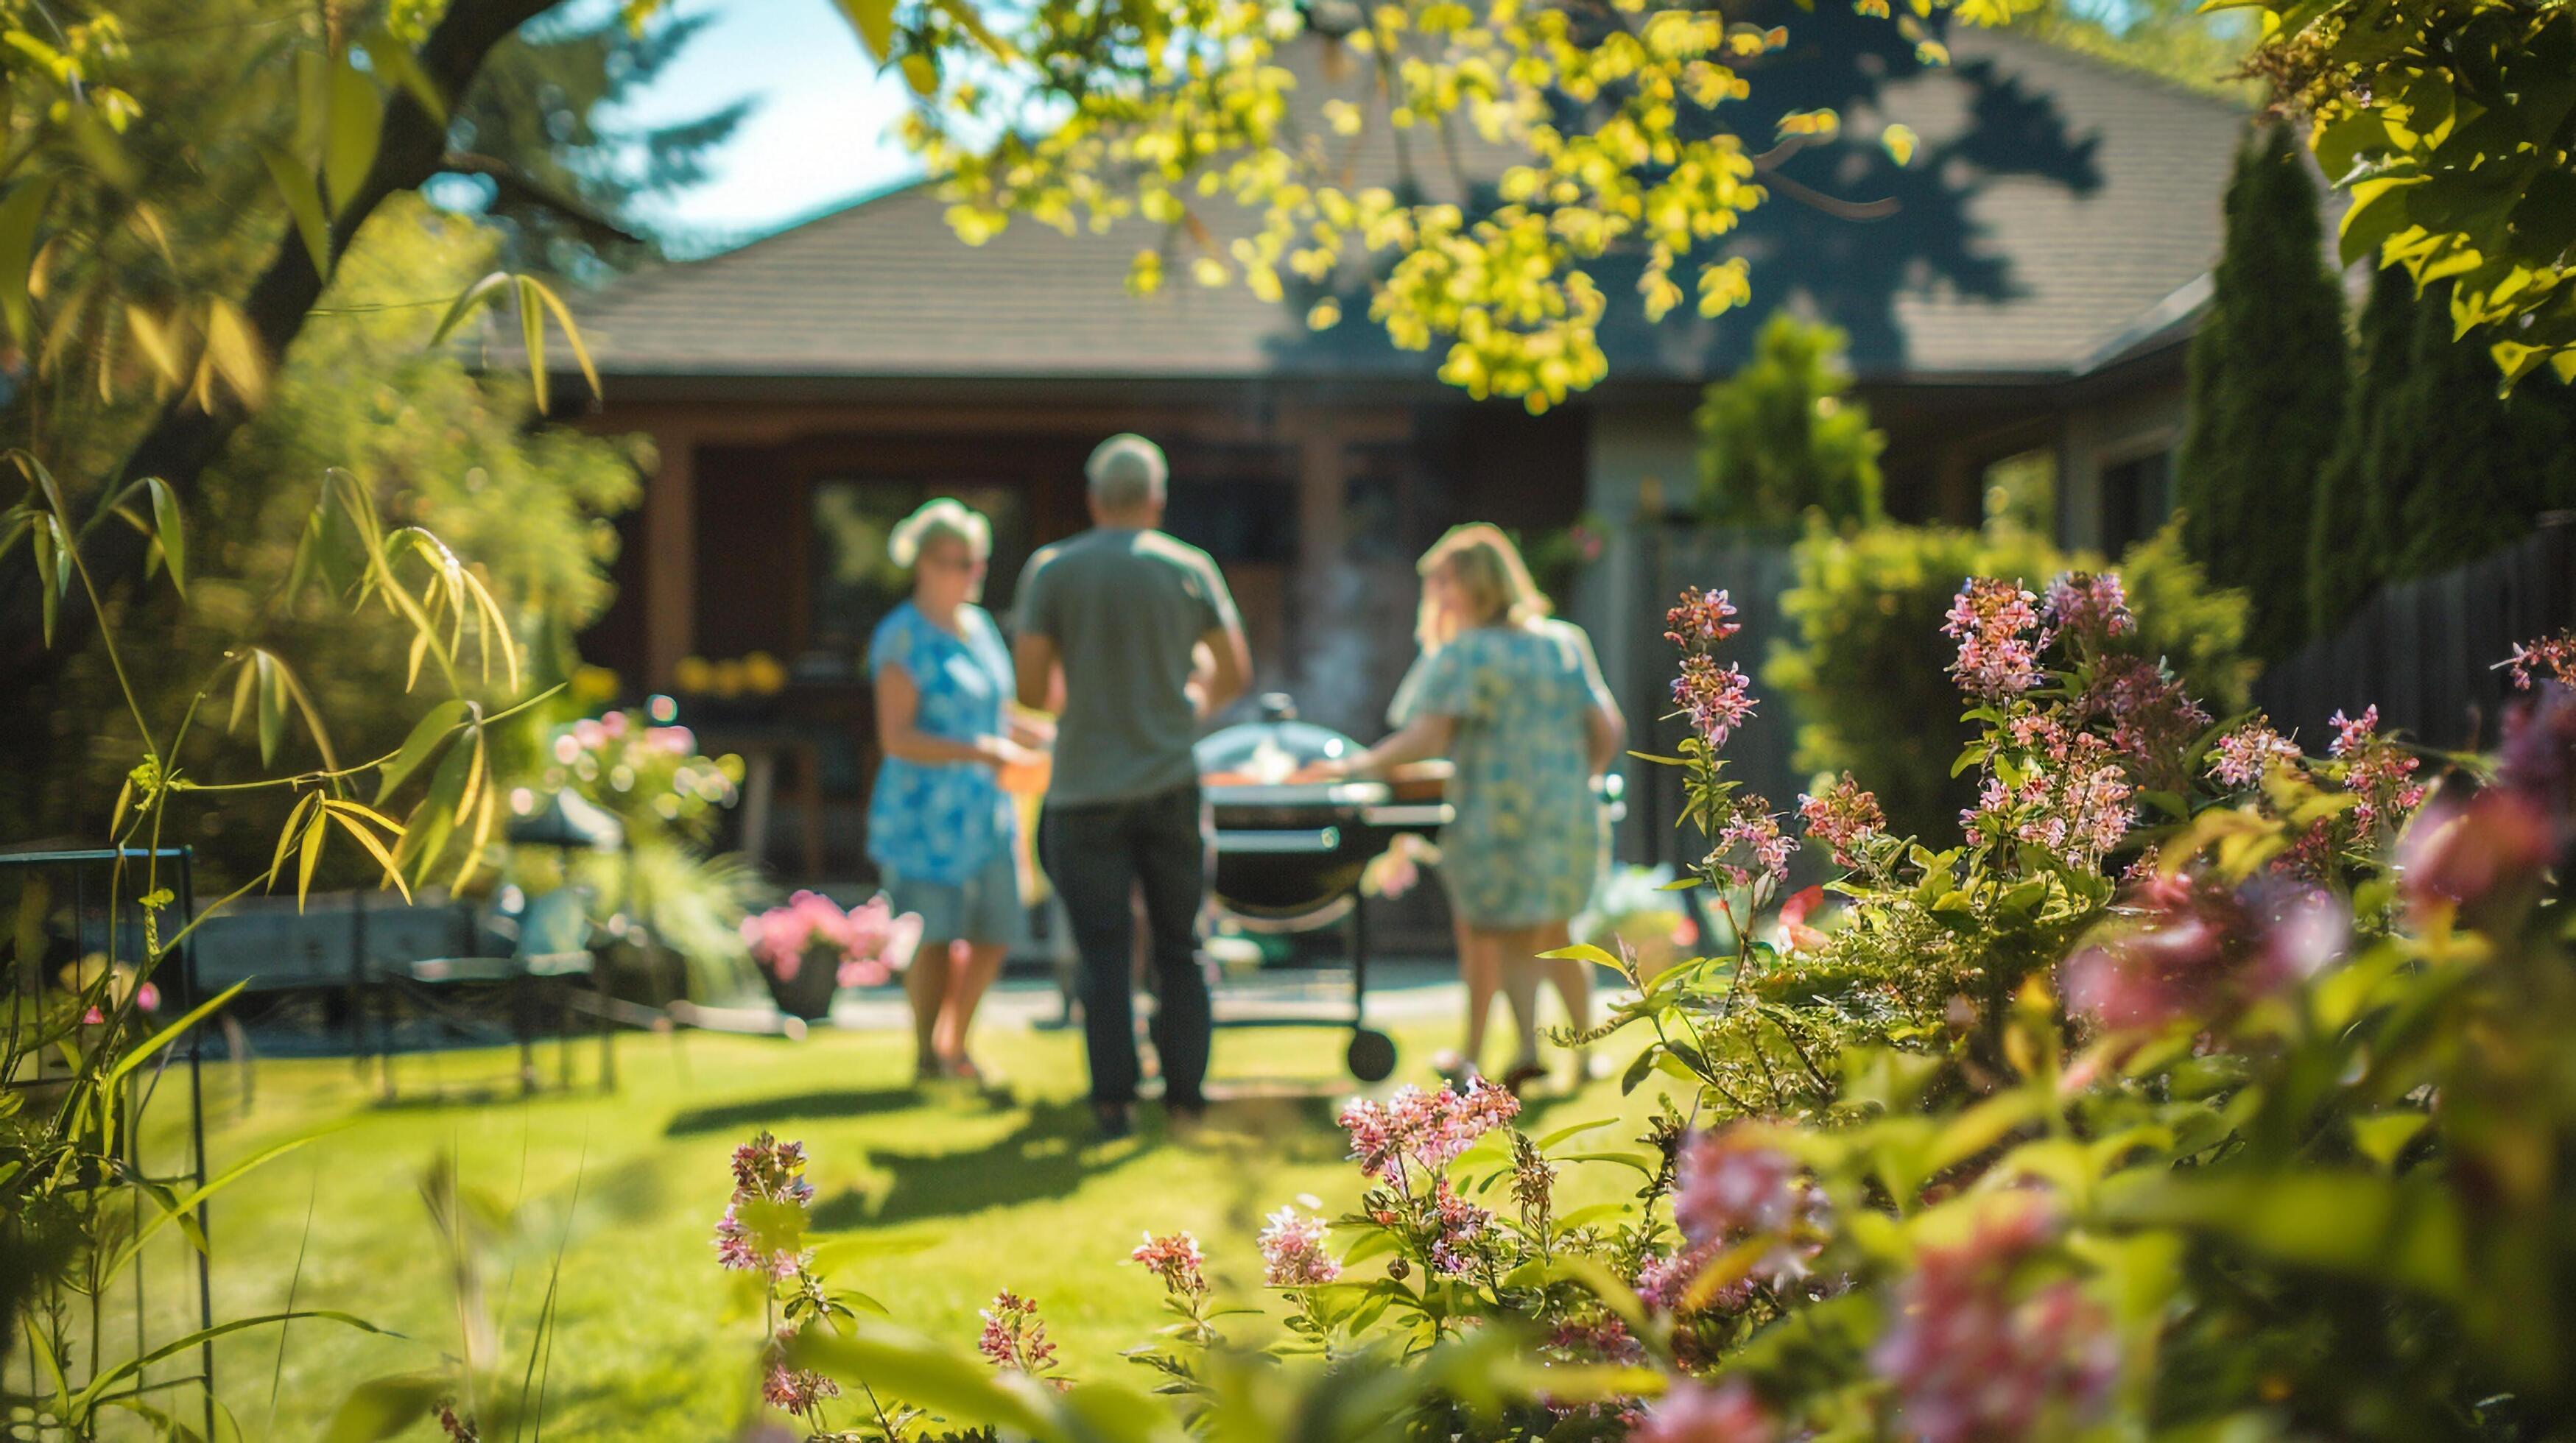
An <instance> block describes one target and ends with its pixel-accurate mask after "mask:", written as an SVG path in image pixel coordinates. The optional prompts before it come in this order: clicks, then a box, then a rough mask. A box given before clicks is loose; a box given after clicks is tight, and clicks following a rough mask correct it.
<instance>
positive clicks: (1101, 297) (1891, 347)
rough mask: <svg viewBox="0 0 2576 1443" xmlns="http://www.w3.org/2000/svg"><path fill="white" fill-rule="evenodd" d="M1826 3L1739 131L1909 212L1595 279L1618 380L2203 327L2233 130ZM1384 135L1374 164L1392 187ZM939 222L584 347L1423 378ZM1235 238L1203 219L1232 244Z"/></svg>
mask: <svg viewBox="0 0 2576 1443" xmlns="http://www.w3.org/2000/svg"><path fill="white" fill-rule="evenodd" d="M1838 8H1840V7H1819V9H1818V11H1817V12H1816V13H1815V14H1813V15H1806V16H1801V17H1799V20H1798V23H1797V28H1796V29H1795V30H1793V34H1795V35H1797V36H1798V37H1799V38H1800V39H1801V40H1802V41H1803V42H1804V43H1805V44H1807V45H1809V46H1810V47H1812V49H1811V50H1809V51H1807V52H1803V53H1802V52H1800V51H1798V50H1795V49H1793V50H1792V51H1790V52H1788V53H1786V54H1784V55H1782V56H1779V57H1774V59H1775V60H1777V62H1778V63H1777V64H1776V65H1766V66H1765V67H1764V68H1763V69H1761V70H1759V71H1757V72H1755V73H1753V74H1751V75H1750V76H1749V77H1748V78H1749V80H1750V82H1751V85H1752V88H1753V92H1754V98H1753V100H1752V101H1750V102H1747V103H1745V104H1743V105H1740V106H1737V107H1734V108H1733V110H1732V113H1731V114H1730V115H1729V116H1728V119H1729V122H1730V123H1731V124H1733V125H1735V126H1736V127H1737V128H1738V129H1739V130H1740V131H1741V132H1742V133H1745V134H1747V135H1757V136H1758V135H1766V134H1768V133H1769V132H1770V128H1771V122H1772V120H1773V119H1774V118H1776V116H1777V114H1780V113H1785V112H1787V111H1789V110H1805V109H1813V108H1817V107H1819V106H1832V107H1833V108H1835V109H1837V110H1838V111H1839V112H1840V113H1841V115H1842V117H1843V133H1844V136H1845V139H1844V140H1843V141H1841V142H1840V143H1838V144H1835V145H1833V146H1829V147H1819V148H1816V149H1813V150H1810V151H1807V152H1804V153H1801V154H1798V155H1796V156H1794V157H1792V158H1791V159H1790V160H1789V161H1788V162H1787V163H1786V164H1785V165H1784V166H1783V167H1782V172H1781V173H1782V175H1783V176H1784V177H1785V178H1786V179H1788V180H1790V181H1792V182H1794V183H1795V184H1797V185H1800V186H1804V187H1808V188H1811V189H1813V190H1815V191H1818V192H1823V193H1826V194H1830V195H1834V196H1839V197H1842V198H1846V199H1871V198H1876V197H1880V196H1889V197H1893V198H1894V199H1895V200H1897V202H1898V209H1897V211H1896V213H1895V214H1894V215H1892V216H1890V217H1888V218H1886V219H1882V220H1876V221H1854V220H1848V219H1842V218H1838V217H1835V216H1832V215H1828V214H1826V213H1825V212H1824V211H1823V210H1820V209H1818V208H1815V207H1812V206H1809V205H1806V204H1803V203H1801V202H1800V201H1799V200H1798V199H1796V198H1793V197H1792V196H1791V195H1789V194H1785V193H1783V192H1784V190H1785V189H1786V187H1782V186H1776V185H1775V186H1774V187H1773V195H1772V198H1771V199H1770V201H1769V202H1767V203H1766V204H1764V205H1763V206H1762V207H1761V208H1760V209H1759V210H1757V211H1756V212H1755V213H1754V214H1753V215H1752V216H1751V217H1750V218H1749V219H1748V220H1747V222H1746V223H1745V224H1744V225H1743V226H1742V227H1741V228H1740V229H1739V230H1738V231H1737V232H1736V233H1734V234H1733V235H1731V236H1730V237H1728V238H1727V241H1726V249H1727V251H1728V252H1729V253H1733V254H1741V255H1744V256H1746V257H1748V258H1749V259H1750V261H1751V263H1752V273H1753V283H1754V293H1755V302H1754V307H1753V312H1752V314H1751V315H1750V316H1748V315H1747V314H1746V313H1745V312H1741V311H1739V312H1735V313H1730V314H1728V315H1726V316H1722V317H1719V318H1717V319H1714V320H1708V319H1702V318H1700V317H1698V316H1697V315H1696V314H1693V313H1691V312H1690V311H1689V310H1688V308H1687V307H1685V308H1684V309H1682V310H1680V311H1677V312H1676V313H1675V314H1674V315H1673V316H1671V317H1668V318H1667V319H1666V320H1665V322H1664V323H1663V324H1661V325H1649V324H1648V323H1646V322H1645V321H1644V319H1643V317H1642V315H1641V314H1640V313H1639V308H1638V305H1637V302H1636V300H1635V298H1634V293H1633V290H1632V287H1633V283H1634V279H1635V275H1636V268H1635V262H1634V261H1633V259H1631V260H1628V261H1625V262H1622V261H1621V260H1620V259H1619V258H1617V257H1613V258H1611V259H1609V260H1608V261H1605V262H1603V263H1601V264H1599V265H1597V266H1596V267H1595V273H1596V276H1597V277H1598V278H1599V279H1600V280H1601V281H1602V284H1603V287H1604V289H1605V290H1607V291H1608V292H1609V293H1610V296H1611V303H1610V310H1609V315H1608V316H1607V317H1606V318H1605V320H1604V322H1603V326H1602V340H1603V344H1604V347H1605V349H1607V351H1608V352H1609V355H1610V364H1611V384H1613V385H1617V384H1619V383H1621V382H1623V381H1625V382H1639V381H1665V382H1676V381H1700V380H1705V379H1709V378H1712V377H1716V376H1722V375H1724V374H1727V373H1728V372H1730V371H1732V370H1733V368H1734V367H1735V365H1736V364H1737V363H1738V362H1739V361H1740V360H1741V358H1742V357H1743V356H1744V355H1745V354H1747V353H1748V352H1749V349H1750V345H1751V337H1752V334H1753V332H1754V331H1755V330H1756V329H1757V328H1758V327H1757V325H1756V324H1755V322H1758V320H1759V316H1760V313H1761V312H1762V311H1764V310H1767V309H1769V308H1772V307H1775V306H1782V305H1789V306H1795V307H1797V308H1799V309H1800V310H1801V311H1802V312H1804V313H1808V314H1813V315H1817V316H1821V317H1822V318H1825V319H1828V320H1831V321H1833V322H1834V323H1836V324H1838V325H1840V326H1842V327H1844V328H1845V329H1846V330H1848V331H1849V332H1850V333H1851V336H1852V351H1851V359H1852V363H1853V367H1854V369H1855V371H1856V372H1858V373H1859V375H1860V377H1861V378H1862V379H1863V380H1865V381H1881V382H1886V381H1904V380H1924V381H1942V380H1971V379H1994V378H2010V377H2028V378H2032V379H2040V378H2044V377H2049V376H2065V375H2075V374H2081V373H2083V372H2084V371H2086V370H2088V369H2090V368H2092V367H2094V366H2097V365H2100V364H2102V363H2104V361H2105V359H2106V358H2114V357H2116V358H2121V359H2133V358H2135V357H2136V356H2138V355H2139V354H2141V353H2142V349H2143V350H2152V349H2155V348H2156V347H2157V346H2158V345H2160V344H2163V345H2169V344H2173V343H2174V342H2176V341H2178V340H2179V339H2180V338H2181V337H2182V336H2183V335H2186V334H2187V333H2188V331H2189V328H2190V327H2189V322H2190V315H2189V313H2188V312H2189V310H2190V308H2189V307H2188V306H2186V307H2185V308H2184V311H2183V312H2177V311H2176V310H2175V309H2174V308H2175V305H2176V302H2177V298H2181V297H2187V296H2188V295H2189V294H2190V293H2191V290H2192V287H2193V286H2194V285H2195V283H2197V282H2198V281H2199V280H2200V278H2202V277H2203V276H2205V274H2206V273H2207V271H2208V269H2209V267H2210V266H2211V265H2212V263H2213V262H2214V261H2215V259H2216V257H2217V254H2218V248H2219V239H2220V205H2219V201H2220V194H2221V191H2222V190H2223V188H2224V186H2225V184H2226V181H2227V176H2228V171H2229V166H2230V162H2231V159H2232V156H2233V154H2234V151H2235V148H2236V146H2237V145H2238V144H2239V143H2240V141H2241V139H2242V136H2243V134H2244V125H2245V117H2244V113H2243V112H2242V111H2240V110H2238V109H2236V108H2235V107H2233V106H2230V105H2227V104H2225V103H2224V102H2221V101H2217V100H2214V99H2212V98H2210V97H2207V96H2204V95H2200V94H2196V93H2193V92H2190V91H2186V90H2183V89H2180V88H2178V87H2174V86H2170V85H2167V84H2165V83H2162V82H2160V81H2157V80H2155V79H2153V78H2150V77H2146V76H2142V75H2138V74H2134V73H2131V72H2128V71H2125V70H2121V69H2118V68H2115V67H2112V66H2109V65H2106V64H2103V63H2102V62H2099V61H2095V60H2092V59H2089V58H2087V57H2084V56H2080V55H2076V54H2072V53H2069V52H2065V51H2062V50H2058V49H2055V48H2053V47H2050V46H2047V45H2044V44H2042V43H2039V42H2036V41H2032V40H2028V39H2025V38H2023V37H2020V36H2018V35H2014V34H2009V33H2001V32H1995V31H1987V30H1970V29H1966V28H1957V29H1954V30H1953V31H1952V32H1951V34H1950V35H1949V37H1948V43H1949V45H1950V48H1951V51H1952V56H1953V63H1952V64H1950V65H1948V66H1946V67H1940V68H1927V67H1924V66H1922V65H1920V64H1919V63H1917V62H1916V60H1915V57H1914V56H1913V55H1912V53H1911V51H1910V47H1905V46H1903V45H1902V43H1901V42H1894V41H1893V40H1892V31H1891V30H1890V28H1889V27H1887V26H1886V25H1884V24H1883V23H1878V24H1869V23H1867V22H1863V23H1862V25H1861V26H1858V27H1855V26H1854V24H1853V22H1851V21H1849V20H1834V19H1832V18H1830V17H1828V16H1827V15H1826V14H1825V13H1824V12H1826V11H1828V10H1832V9H1838ZM1820 22H1822V23H1820ZM1298 68H1299V69H1300V70H1301V71H1303V72H1305V73H1306V74H1307V76H1308V77H1309V78H1308V79H1307V80H1306V81H1305V82H1303V83H1301V87H1300V93H1301V100H1300V104H1301V106H1302V105H1305V104H1311V103H1317V102H1319V101H1320V99H1321V98H1322V95H1323V94H1325V93H1329V92H1331V91H1332V90H1334V89H1336V88H1340V89H1342V90H1344V91H1345V92H1348V90H1349V88H1350V87H1351V86H1352V85H1355V84H1356V83H1358V82H1357V80H1356V79H1355V78H1349V77H1346V78H1344V79H1343V80H1341V82H1340V83H1339V85H1338V86H1337V85H1336V83H1335V82H1334V81H1333V80H1331V79H1327V78H1325V77H1324V76H1323V75H1322V73H1321V67H1320V66H1318V65H1317V64H1315V57H1314V56H1312V55H1310V56H1307V57H1305V58H1304V59H1303V60H1302V61H1300V62H1299V63H1298ZM1358 69H1359V68H1358V67H1350V70H1351V71H1352V72H1353V75H1354V76H1355V75H1356V73H1357V72H1358ZM1756 107H1761V108H1756ZM1892 123H1903V124H1905V125H1907V126H1910V127H1911V128H1912V129H1913V130H1914V131H1915V132H1916V133H1917V134H1918V135H1919V137H1920V148H1919V150H1918V152H1917V154H1916V155H1915V157H1914V161H1913V164H1912V165H1911V166H1909V167H1905V168H1899V167H1897V166H1895V165H1894V164H1893V163H1892V162H1891V161H1890V160H1889V159H1888V157H1887V156H1886V155H1885V153H1884V152H1883V150H1882V149H1881V148H1880V147H1879V146H1878V145H1876V144H1875V143H1873V142H1874V141H1875V139H1876V138H1877V137H1878V136H1879V135H1880V133H1881V132H1882V131H1883V130H1884V129H1885V127H1886V126H1887V125H1889V124H1892ZM1379 144H1380V146H1381V152H1380V153H1379V154H1376V155H1371V156H1364V157H1362V160H1361V162H1360V168H1361V169H1362V170H1364V171H1379V172H1382V173H1383V174H1386V175H1393V174H1394V173H1395V170H1394V164H1393V158H1392V155H1391V153H1387V152H1385V151H1384V150H1383V147H1384V146H1385V145H1386V144H1387V143H1386V142H1384V141H1380V142H1379ZM1416 150H1417V151H1425V150H1429V151H1436V146H1433V145H1431V144H1429V143H1428V140H1427V138H1425V139H1423V140H1420V141H1417V144H1416ZM1505 163H1507V158H1506V157H1503V156H1502V155H1500V154H1499V153H1497V152H1494V151H1492V150H1490V149H1478V150H1477V151H1475V153H1472V154H1470V155H1468V156H1467V158H1466V161H1465V164H1464V166H1463V167H1462V175H1463V178H1465V179H1467V180H1468V181H1469V182H1470V183H1472V182H1474V181H1475V180H1477V179H1478V178H1480V177H1482V176H1490V175H1493V174H1495V173H1497V172H1498V171H1499V169H1500V167H1501V166H1502V165H1503V164H1505ZM1426 183H1429V184H1432V186H1433V188H1434V189H1435V190H1437V189H1439V188H1440V186H1439V185H1438V184H1437V183H1431V182H1426ZM945 209H946V206H945V203H944V202H943V201H941V200H940V199H939V197H938V195H937V193H936V191H935V189H934V188H933V187H930V186H926V185H915V186H910V187H906V188H903V189H900V190H896V191H893V192H891V193H889V194H886V195H882V196H879V197H876V198H874V199H871V200H866V201H862V202H860V203H858V204H855V205H852V206H850V207H849V208H847V209H845V210H841V211H838V212H835V213H832V214H828V215H825V216H822V217H820V218H818V219H815V220H812V221H808V222H806V223H804V224H802V225H799V226H796V227H793V228H791V229H789V230H786V231H783V232H780V233H779V234H776V235H773V236H770V237H768V238H766V239H763V240H760V241H756V242H754V243H752V244H750V245H746V246H744V247H742V248H741V249H739V250H735V251H732V252H729V253H726V254H723V255H719V256H715V257H713V258H710V259H706V260H701V261H694V262H687V263H678V264H672V265H667V266H664V267H661V268H658V269H655V270H652V271H649V272H644V273H640V274H637V275H633V276H629V277H625V278H622V279H620V280H618V281H616V282H613V283H611V284H610V285H609V286H608V287H606V288H604V289H603V290H602V291H600V292H598V293H596V294H594V295H593V296H591V297H589V298H587V299H586V300H585V301H582V302H580V303H578V304H577V306H576V311H577V314H578V315H579V317H580V324H581V327H582V333H583V338H584V340H585V342H586V343H587V344H588V346H589V348H590V350H591V352H592V354H593V356H594V358H595V359H596V361H597V363H598V365H599V368H600V370H601V371H602V372H603V373H606V374H608V375H611V376H624V377H636V378H642V377H661V378H668V380H669V381H670V382H679V381H682V380H684V379H686V378H705V379H708V380H724V379H735V380H747V379H754V378H782V379H783V378H804V379H824V380H828V379H832V378H850V379H862V378H867V379H892V378H916V379H931V380H938V379H950V378H957V379H964V378H974V379H981V380H1017V381H1027V380H1048V379H1072V378H1077V377H1079V378H1086V379H1094V380H1100V379H1107V380H1120V379H1128V380H1148V379H1190V380H1215V381H1227V380H1261V379H1274V380H1292V379H1319V380H1320V379H1328V378H1329V379H1343V380H1348V379H1368V378H1372V377H1383V378H1386V379H1389V380H1393V379H1398V378H1421V377H1427V376H1429V375H1430V374H1431V372H1432V371H1433V369H1434V368H1435V366H1436V357H1435V356H1427V355H1424V354H1421V353H1409V352H1403V351H1399V350H1396V349H1395V348H1394V347H1393V346H1391V345H1390V344H1389V343H1387V341H1386V340H1385V338H1384V336H1383V334H1382V333H1381V332H1380V331H1379V329H1378V328H1377V327H1376V326H1374V325H1373V324H1371V323H1370V322H1369V321H1368V320H1367V319H1366V300H1365V293H1364V291H1361V290H1360V289H1359V288H1358V287H1352V288H1351V289H1350V290H1349V291H1346V292H1345V293H1344V294H1345V296H1346V299H1345V302H1344V310H1345V314H1346V316H1347V317H1348V319H1346V320H1345V321H1344V322H1343V323H1342V325H1340V326H1339V327H1337V328H1336V329H1335V330H1333V331H1330V332H1324V333H1314V332H1310V331H1308V330H1307V329H1306V328H1305V326H1304V324H1303V317H1304V314H1305V311H1306V309H1307V306H1308V305H1309V304H1310V303H1311V301H1312V299H1313V298H1314V295H1315V294H1316V293H1314V292H1307V293H1304V294H1297V293H1292V294H1291V295H1290V296H1289V298H1288V299H1287V300H1286V301H1284V302H1280V303H1266V302H1263V301H1260V300H1257V299H1255V298H1254V297H1253V296H1251V295H1250V294H1249V293H1248V292H1246V291H1245V290H1243V289H1242V288H1241V287H1240V286H1229V287H1225V288H1220V289H1206V288H1202V287H1200V286H1197V285H1194V284H1192V283H1191V282H1190V281H1189V279H1188V276H1187V266H1186V264H1185V263H1176V264H1174V265H1173V266H1172V267H1171V268H1170V270H1171V274H1170V276H1169V278H1168V279H1167V280H1166V283H1165V285H1164V288H1163V290H1162V291H1161V293H1159V294H1157V295H1154V296H1151V297H1144V298H1139V297H1136V296H1133V295H1130V294H1129V293H1128V291H1127V289H1126V276H1127V270H1128V265H1129V262H1130V259H1131V258H1132V257H1133V256H1134V254H1135V253H1136V251H1137V250H1138V249H1140V248H1144V247H1149V246H1153V245H1156V244H1158V243H1159V241H1160V240H1161V238H1162V235H1161V231H1160V228H1158V227H1154V226H1151V225H1148V224H1146V223H1144V222H1141V221H1139V222H1123V223H1121V224H1120V225H1118V226H1116V227H1113V228H1112V229H1111V230H1110V231H1109V232H1108V233H1107V234H1101V235H1095V234H1088V233H1085V234H1078V235H1074V236H1066V235H1063V234H1060V233H1058V232H1056V231H1053V230H1050V229H1048V228H1046V227H1044V226H1041V225H1038V224H1035V223H1033V222H1029V221H1025V220H1023V221H1020V222H1017V223H1015V224H1014V225H1012V226H1011V227H1010V229H1009V230H1008V231H1006V232H1005V233H1004V234H1003V235H1001V236H1000V237H998V238H995V239H993V240H991V241H989V242H987V243H986V244H984V245H982V246H967V245H965V244H962V243H961V242H959V241H958V240H957V238H956V236H955V235H954V234H953V233H952V232H951V231H950V230H949V228H948V224H947V221H946V219H945V217H944V211H945ZM1232 209H1233V207H1231V205H1229V204H1227V203H1225V202H1222V201H1220V202H1216V203H1214V205H1213V206H1212V210H1213V211H1216V212H1225V211H1231V210H1232ZM1239 219H1240V218H1239V217H1230V216H1224V215H1215V214H1212V215H1211V216H1210V220H1211V222H1212V224H1214V225H1216V227H1217V228H1218V230H1219V233H1220V234H1221V235H1222V234H1224V233H1226V231H1227V230H1228V229H1230V228H1231V226H1230V224H1229V223H1230V222H1235V221H1237V220H1239ZM501 359H502V358H501V357H499V356H498V355H495V356H494V357H493V360H494V362H495V364H500V363H501ZM657 389H666V388H657Z"/></svg>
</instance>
